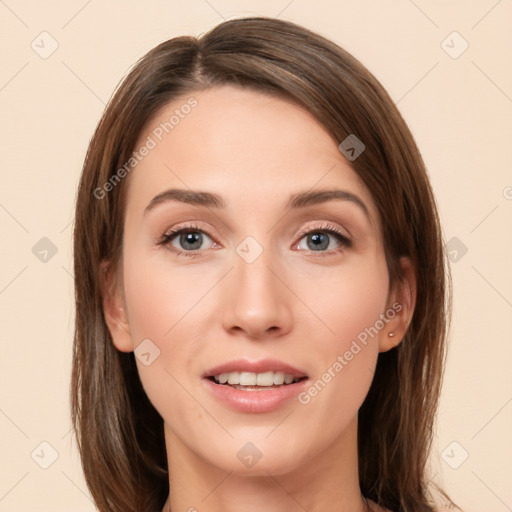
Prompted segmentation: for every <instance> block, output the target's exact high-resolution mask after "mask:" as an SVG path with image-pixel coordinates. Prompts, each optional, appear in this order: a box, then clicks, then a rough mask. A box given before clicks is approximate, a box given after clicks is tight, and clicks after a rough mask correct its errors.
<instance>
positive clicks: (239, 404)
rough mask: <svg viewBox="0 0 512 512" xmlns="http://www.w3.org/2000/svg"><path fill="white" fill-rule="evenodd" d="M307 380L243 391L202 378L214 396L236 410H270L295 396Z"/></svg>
mask: <svg viewBox="0 0 512 512" xmlns="http://www.w3.org/2000/svg"><path fill="white" fill-rule="evenodd" d="M307 380H308V379H304V380H301V381H300V382H295V383H293V384H286V385H283V386H278V387H270V388H268V389H264V390H262V391H244V390H242V389H236V388H232V387H231V386H228V385H225V384H216V383H215V382H213V381H211V380H210V379H207V378H204V379H203V382H204V383H205V386H206V387H207V388H208V389H209V390H210V392H211V393H212V394H213V396H214V397H215V398H217V399H218V400H219V401H220V402H222V403H223V404H225V405H227V406H228V407H230V408H232V409H235V410H236V411H240V412H271V411H275V410H276V409H279V407H282V406H283V405H284V404H285V402H287V401H289V400H291V399H292V398H294V397H296V396H297V395H298V394H299V393H300V392H301V391H302V390H303V389H304V387H305V386H306V383H307Z"/></svg>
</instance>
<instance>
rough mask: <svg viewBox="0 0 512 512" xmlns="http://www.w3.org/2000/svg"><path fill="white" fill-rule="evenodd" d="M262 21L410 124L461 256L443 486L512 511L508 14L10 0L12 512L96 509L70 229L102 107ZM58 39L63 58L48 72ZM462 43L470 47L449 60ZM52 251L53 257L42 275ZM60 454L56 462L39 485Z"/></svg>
mask: <svg viewBox="0 0 512 512" xmlns="http://www.w3.org/2000/svg"><path fill="white" fill-rule="evenodd" d="M254 13H256V14H263V15H269V16H279V17H280V18H282V19H287V20H291V21H294V22H298V23H300V24H303V25H305V26H306V27H308V28H311V29H313V30H315V31H318V32H320V33H321V34H323V35H325V36H327V37H329V38H331V39H333V40H334V41H336V42H337V43H338V44H340V45H341V46H343V47H344V48H346V49H347V50H348V51H350V52H351V53H353V54H354V55H355V56H356V57H357V58H359V59H360V60H361V61H362V62H363V64H365V65H366V66H367V67H368V68H369V69H370V70H371V71H372V72H373V73H374V74H375V75H376V76H377V78H378V79H379V80H380V81H381V82H382V83H383V85H384V86H385V87H386V88H387V90H388V91H389V92H390V94H391V96H392V98H393V99H394V100H395V101H396V102H397V104H398V107H399V109H400V110H401V112H402V113H403V115H404V117H405V118H406V120H407V122H408V123H409V125H410V127H411V130H412V132H413V134H414V136H415V137H416V139H417V142H418V144H419V146H420V149H421V151H422V153H423V155H424V158H425V160H426V163H427V165H428V168H429V172H430V175H431V179H432V182H433V186H434V188H435V192H436V194H437V198H438V201H439V206H440V211H441V215H442V221H443V225H444V236H445V241H446V242H448V243H449V244H450V248H451V249H452V250H454V252H453V253H452V258H453V261H452V263H451V267H452V270H453V280H454V288H455V311H454V323H453V328H452V333H451V340H452V341H451V349H450V354H449V361H448V366H447V370H446V379H445V385H444V389H443V396H442V403H441V408H440V415H439V428H438V430H437V435H436V446H435V449H434V451H433V453H432V465H433V468H434V469H433V473H434V474H435V477H434V478H435V480H436V481H438V482H441V483H442V484H443V485H444V486H445V488H446V489H447V490H448V492H449V493H450V495H451V496H452V497H453V498H454V499H455V500H456V501H457V502H458V503H459V504H460V505H461V506H463V508H464V509H465V510H466V511H468V512H471V511H484V510H485V511H486V512H505V511H510V510H512V486H511V485H510V483H511V479H512V472H511V469H510V461H511V456H512V440H511V431H512V377H511V372H510V363H511V359H512V358H511V356H512V343H511V341H512V340H511V335H510V332H511V329H512V321H511V318H512V273H511V270H510V263H511V249H512V243H511V234H512V229H511V228H512V222H511V219H512V173H511V164H510V156H509V155H510V145H511V140H512V129H511V122H510V121H511V118H512V72H511V55H512V30H511V27H512V1H511V0H501V1H496V0H479V1H473V2H466V1H452V2H443V1H440V0H437V1H426V0H416V1H415V2H413V1H412V0H395V1H391V0H387V1H378V0H372V1H356V0H347V1H342V2H335V1H318V0H317V1H305V0H292V1H290V0H276V1H268V0H267V1H262V0H259V1H256V0H247V1H243V0H242V1H234V0H208V1H206V0H191V1H189V2H185V1H165V2H164V1H157V0H152V1H148V2H134V1H131V2H128V1H125V2H121V1H119V0H117V1H109V2H101V1H100V0H90V1H86V0H73V1H68V2H58V1H51V2H44V3H43V2H41V3H39V2H35V1H34V2H22V1H19V0H5V1H0V44H1V48H2V53H1V57H0V59H1V65H0V109H1V113H2V115H1V123H0V141H1V147H2V150H1V165H0V172H1V188H0V225H1V236H2V244H1V247H2V249H1V258H2V259H1V266H0V311H1V323H0V330H1V358H0V432H1V436H0V511H1V512H6V511H9V512H18V511H24V512H26V511H52V512H61V511H69V510H73V511H76V512H82V511H83V512H92V511H93V510H94V506H93V504H92V502H91V500H90V497H89V493H88V491H87V488H86V485H85V481H84V479H83V475H82V472H81V468H80V463H79V460H78V457H77V452H76V446H75V443H74V442H73V440H72V436H71V435H70V433H69V431H70V420H69V406H68V389H69V381H70V360H71V342H72V329H73V315H74V311H73V281H72V272H73V268H72V267H73V266H72V253H71V235H72V224H71V222H72V217H73V208H74V196H75V189H76V186H77V182H78V178H79V173H80V169H81V164H82V161H83V158H84V155H85V150H86V147H87V144H88V142H89V138H90V137H91V135H92V131H93V129H94V127H95V126H96V124H97V122H98V121H99V118H100V115H101V113H102V111H103V108H104V104H105V103H106V102H107V100H108V98H109V97H110V95H111V93H112V91H113V89H114V87H115V86H116V84H117V83H118V82H119V81H120V80H121V78H122V77H123V76H124V75H125V73H126V71H127V70H128V69H129V67H130V66H131V65H132V64H133V63H134V62H135V60H136V59H138V58H139V57H140V56H142V55H143V54H144V53H145V52H146V51H148V50H149V49H150V48H152V47H153V46H155V45H156V44H157V43H159V42H161V41H163V40H165V39H168V38H170V37H173V36H176V35H182V34H193V35H199V34H201V33H202V32H204V31H206V30H207V29H209V28H210V27H212V26H213V25H215V24H217V23H218V22H219V21H221V20H222V18H231V17H235V16H240V15H247V14H254ZM43 31H46V32H48V33H49V34H50V36H48V35H43V36H40V34H41V32H43ZM453 31H457V32H458V33H459V34H460V36H461V37H459V36H457V35H450V34H452V32H453ZM448 36H449V37H448ZM447 37H448V39H446V38H447ZM52 38H53V39H52ZM462 38H463V39H462ZM445 39H446V41H445V43H442V42H443V41H444V40H445ZM52 40H55V41H56V42H57V43H58V48H57V50H56V51H55V52H54V53H53V54H52V55H50V56H48V58H45V59H44V58H42V57H41V56H40V54H41V53H43V52H44V51H49V50H50V49H51V45H52V44H55V43H52ZM33 41H34V43H33V46H34V48H35V49H36V50H37V51H35V50H34V49H33V48H32V47H31V44H32V42H33ZM464 41H467V43H468V44H469V47H468V49H467V50H466V51H465V52H464V53H462V54H461V55H460V56H458V58H453V57H454V56H457V54H458V53H459V52H460V51H461V50H463V49H464V44H465V43H464ZM38 52H39V53H38ZM450 54H451V55H450ZM44 56H46V55H44ZM43 237H47V238H48V239H49V240H51V242H52V243H53V244H54V245H55V247H56V248H57V253H56V254H55V255H53V256H52V253H51V252H49V253H48V254H47V255H46V258H47V261H46V262H44V261H41V260H40V258H43V257H44V253H41V252H40V251H41V250H44V248H45V245H44V244H45V243H46V244H48V242H44V241H43V242H39V241H40V239H41V238H43ZM454 237H455V239H454ZM38 242H39V243H40V244H42V245H41V246H36V249H37V250H34V252H35V253H36V254H34V252H33V250H32V248H33V247H34V246H35V245H36V244H37V243H38ZM457 244H458V247H459V249H457ZM464 246H465V247H466V248H467V253H465V254H464V253H463V251H461V250H460V247H464ZM41 247H42V248H43V249H41ZM42 442H47V443H49V444H50V445H51V447H52V448H50V447H49V446H47V445H43V446H40V443H42ZM452 443H455V444H452ZM52 449H53V450H55V451H56V452H57V453H58V457H57V458H56V460H55V461H54V462H53V463H52V464H51V465H50V466H49V467H48V468H47V469H43V468H42V467H41V465H43V466H44V465H47V464H50V463H51V462H52V461H53V458H54V457H53V456H52V453H53V452H52ZM466 455H468V458H467V459H466V460H464V458H465V457H466Z"/></svg>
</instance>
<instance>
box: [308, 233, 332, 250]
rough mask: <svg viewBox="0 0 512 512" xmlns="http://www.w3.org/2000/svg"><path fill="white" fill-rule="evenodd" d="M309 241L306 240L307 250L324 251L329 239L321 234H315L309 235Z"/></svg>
mask: <svg viewBox="0 0 512 512" xmlns="http://www.w3.org/2000/svg"><path fill="white" fill-rule="evenodd" d="M310 240H311V242H312V243H310V242H309V240H308V248H309V249H312V250H316V249H319V248H320V249H326V248H327V247H328V246H329V237H328V236H327V235H325V234H323V233H316V234H314V235H311V237H310Z"/></svg>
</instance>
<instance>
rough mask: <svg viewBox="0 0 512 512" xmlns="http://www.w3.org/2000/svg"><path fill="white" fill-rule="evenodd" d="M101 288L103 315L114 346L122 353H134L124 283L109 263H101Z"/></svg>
mask: <svg viewBox="0 0 512 512" xmlns="http://www.w3.org/2000/svg"><path fill="white" fill-rule="evenodd" d="M100 288H101V297H102V302H103V315H104V317H105V323H106V324H107V327H108V330H109V332H110V335H111V336H112V341H113V343H114V346H115V347H116V348H117V349H118V350H120V351H121V352H132V351H133V350H134V346H133V341H132V336H131V332H130V324H129V323H128V316H127V314H126V305H125V303H124V293H123V290H122V283H121V282H120V279H119V278H118V276H117V273H116V272H114V271H113V269H112V265H111V264H110V262H109V261H102V262H101V263H100Z"/></svg>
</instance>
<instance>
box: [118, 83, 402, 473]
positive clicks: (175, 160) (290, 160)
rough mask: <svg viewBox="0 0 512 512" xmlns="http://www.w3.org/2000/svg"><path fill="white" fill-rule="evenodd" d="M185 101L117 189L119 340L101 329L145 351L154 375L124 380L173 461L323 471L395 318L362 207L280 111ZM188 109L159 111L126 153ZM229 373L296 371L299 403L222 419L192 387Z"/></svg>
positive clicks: (321, 144) (327, 148) (221, 407)
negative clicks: (321, 464)
mask: <svg viewBox="0 0 512 512" xmlns="http://www.w3.org/2000/svg"><path fill="white" fill-rule="evenodd" d="M194 97H195V98H196V100H197V106H196V107H195V108H194V109H193V110H192V111H191V112H190V113H189V114H188V115H186V116H184V117H183V118H182V119H180V122H179V125H177V126H176V127H175V128H174V129H172V130H171V131H169V133H168V134H167V135H165V136H163V137H162V140H161V141H158V143H157V145H156V147H154V148H153V149H152V150H151V151H150V152H149V153H148V155H147V156H145V158H144V159H143V160H142V161H141V162H140V163H139V164H138V165H137V168H136V169H135V170H134V171H133V173H132V174H131V175H130V176H129V178H127V179H128V180H129V182H128V189H127V196H126V212H125V223H124V238H123V257H122V269H121V271H122V272H121V273H122V290H123V292H122V297H121V298H120V304H121V306H122V307H123V311H124V315H125V317H124V318H122V319H121V320H120V322H121V323H122V322H123V321H125V322H126V325H125V328H123V329H118V330H116V328H115V327H113V328H111V332H112V331H114V332H113V339H114V343H115V345H116V347H117V348H118V349H119V350H122V351H132V350H134V348H136V347H138V346H139V345H140V344H141V343H142V342H143V341H144V340H146V341H144V343H146V345H144V347H149V350H146V351H145V352H144V353H150V357H149V358H148V359H151V360H152V362H151V364H147V365H146V364H144V362H143V361H144V360H143V359H142V358H140V357H137V366H138V370H139V375H140V378H141V381H142V384H143V386H144V389H145V391H146V393H147V395H148V397H149V399H150V400H151V402H152V403H153V405H154V406H155V408H156V409H157V410H158V412H159V413H160V415H161V416H162V418H163V420H164V422H165V432H166V442H167V444H168V446H167V448H168V450H169V451H170V452H171V456H172V453H180V454H184V453H187V454H188V455H189V456H190V457H194V458H197V460H200V461H202V463H205V464H209V465H211V466H213V467H216V468H220V469H222V470H224V471H234V472H239V473H250V474H253V475H265V474H266V472H267V471H268V472H270V473H272V474H282V473H285V472H287V471H290V470H293V469H294V468H300V467H302V466H303V465H304V464H306V463H307V462H308V461H311V460H314V459H315V458H316V457H320V456H322V454H328V453H332V457H333V460H334V458H335V456H336V457H337V456H339V454H340V453H343V451H344V450H345V451H346V450H347V446H348V445H350V446H352V445H353V444H354V435H355V434H354V433H355V431H356V425H357V421H356V420H357V412H358V409H359V407H360V406H361V404H362V402H363V400H364V398H365V396H366V394H367V392H368V389H369V387H370V384H371V381H372V378H373V372H374V369H375V365H376V361H377V356H378V353H379V351H381V350H384V349H387V348H389V347H388V346H386V345H385V342H384V341H383V340H384V339H386V340H387V339H388V338H387V337H388V333H389V332H390V331H393V329H395V330H396V326H395V323H396V321H397V318H398V317H399V316H400V314H399V313H400V312H399V310H398V307H397V306H395V307H393V304H396V300H395V299H396V297H393V296H391V295H388V291H389V278H388V271H387V266H386V260H385V254H384V247H383V240H382V235H381V231H382V229H381V220H380V218H379V214H378V211H377V208H376V206H375V203H374V200H373V198H372V196H371V193H370V192H369V190H368V189H367V188H366V187H365V186H364V184H363V182H362V181H361V180H360V178H359V177H358V176H357V174H356V173H355V172H354V171H353V170H352V168H351V167H350V164H349V162H348V161H347V160H346V159H345V158H344V156H343V155H342V154H341V153H340V151H339V149H338V145H337V142H336V141H334V140H333V139H332V138H331V136H330V135H329V134H328V133H327V132H326V130H325V129H324V128H323V127H322V126H321V125H320V124H319V123H318V122H317V121H316V120H315V119H314V118H313V117H312V116H311V115H310V114H308V113H306V112H305V111H304V110H302V109H301V108H299V107H298V106H296V105H294V104H293V103H291V102H288V101H285V100H283V99H279V98H276V97H271V96H268V95H264V94H262V93H259V92H255V91H252V90H249V89H238V88H234V87H231V86H223V87H216V88H211V89H208V90H206V91H203V92H199V93H196V94H194ZM186 101H187V98H186V97H184V98H180V99H178V100H176V101H173V102H172V103H171V104H169V105H167V106H166V107H164V108H163V109H162V110H161V111H160V112H159V113H158V114H157V116H155V117H154V119H153V120H152V121H151V122H150V123H149V124H148V127H147V129H146V130H145V131H144V132H143V133H141V134H140V141H139V142H140V143H141V144H142V143H143V142H144V141H146V140H147V138H148V136H151V133H152V130H153V129H154V128H155V127H157V126H159V124H160V123H161V122H163V121H164V120H166V119H169V118H170V116H171V115H172V113H173V111H175V110H176V108H179V106H180V105H182V104H184V103H186ZM139 145H140V144H138V145H137V146H139ZM390 309H393V311H394V314H393V316H391V314H390V313H389V311H390ZM383 316H384V317H385V318H383ZM378 321H380V323H377V322H378ZM372 329H373V330H372ZM365 332H366V343H363V341H362V338H364V335H362V334H361V333H365ZM369 333H372V335H370V334H369ZM147 340H150V341H147ZM354 342H356V345H354ZM357 347H359V350H358V349H357ZM350 354H351V355H350ZM340 357H341V358H342V360H343V362H342V361H341V360H340ZM238 359H245V360H247V361H250V362H257V361H260V360H262V359H273V360H278V361H281V362H283V363H285V364H287V365H289V366H291V367H293V368H296V369H299V370H301V371H302V372H303V373H304V374H306V379H304V381H303V382H304V384H303V388H302V392H303V393H305V394H302V395H301V396H302V397H308V398H303V400H302V401H301V400H299V398H298V397H295V398H291V399H288V400H286V401H284V402H283V403H281V404H280V405H279V406H278V407H277V408H275V409H274V410H269V411H265V412H244V411H241V410H237V409H235V408H233V407H230V406H229V405H226V403H225V402H223V401H222V400H219V399H218V398H217V397H216V396H215V395H214V394H213V393H212V392H211V386H212V385H218V384H213V382H212V379H206V378H205V374H206V373H208V371H209V370H211V369H213V368H215V367H219V366H220V365H223V364H224V363H226V362H229V361H233V360H238ZM336 363H337V364H336ZM253 373H268V372H253ZM276 373H277V372H274V375H273V376H272V378H273V377H275V374H276ZM284 373H286V372H284ZM267 377H268V376H267ZM207 381H208V382H207ZM319 381H321V384H319V383H318V382H319ZM262 382H263V381H262ZM315 383H317V385H316V389H317V391H316V392H315V391H311V389H313V388H315ZM258 392H259V391H253V393H258ZM248 443H250V444H248ZM244 447H245V448H244ZM254 447H256V449H257V451H256V450H255V448H254ZM242 449H245V450H249V451H250V450H254V451H255V453H258V452H259V453H260V454H261V459H260V460H259V462H258V464H255V465H254V466H248V465H246V464H244V463H243V460H242V459H243V454H244V453H245V452H243V450H242ZM240 450H242V452H240ZM240 453H242V456H241V455H240ZM328 458H329V457H328V456H327V459H328Z"/></svg>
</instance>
